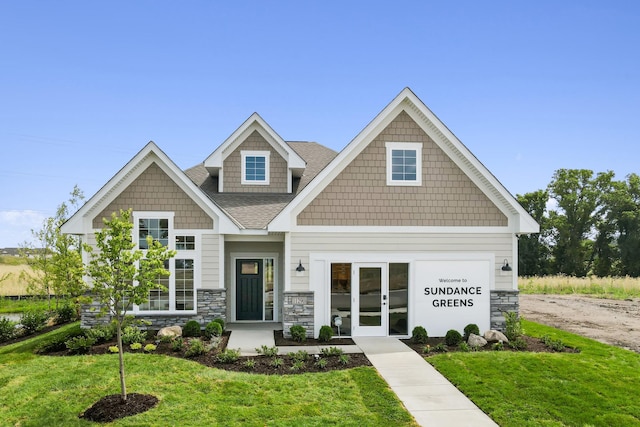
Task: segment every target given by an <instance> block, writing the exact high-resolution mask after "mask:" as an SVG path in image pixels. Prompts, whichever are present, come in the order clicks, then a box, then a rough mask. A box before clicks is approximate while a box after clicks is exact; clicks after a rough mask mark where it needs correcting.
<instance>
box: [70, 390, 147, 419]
mask: <svg viewBox="0 0 640 427" xmlns="http://www.w3.org/2000/svg"><path fill="white" fill-rule="evenodd" d="M157 404H158V398H157V397H155V396H152V395H150V394H139V393H131V394H128V395H127V400H126V401H124V402H123V401H122V396H120V395H119V394H110V395H109V396H105V397H103V398H102V399H100V400H98V401H97V402H96V403H94V404H93V405H92V406H91V407H90V408H89V409H87V410H86V411H84V412H83V413H82V414H80V415H79V418H84V419H86V420H89V421H95V422H99V423H108V422H111V421H114V420H117V419H120V418H124V417H128V416H131V415H135V414H140V413H142V412H145V411H148V410H149V409H151V408H153V407H154V406H156V405H157Z"/></svg>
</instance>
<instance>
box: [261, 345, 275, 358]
mask: <svg viewBox="0 0 640 427" xmlns="http://www.w3.org/2000/svg"><path fill="white" fill-rule="evenodd" d="M278 351H279V350H278V347H276V346H273V347H267V346H266V345H263V346H261V347H260V348H256V353H258V354H262V355H264V356H269V357H272V356H276V355H277V354H278Z"/></svg>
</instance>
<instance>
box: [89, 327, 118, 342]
mask: <svg viewBox="0 0 640 427" xmlns="http://www.w3.org/2000/svg"><path fill="white" fill-rule="evenodd" d="M84 334H85V335H86V336H87V337H89V338H94V339H95V340H96V343H98V344H99V343H102V342H105V341H109V340H110V339H111V338H113V335H114V331H113V328H112V327H111V326H110V325H97V326H94V327H93V328H91V329H87V330H86V331H84Z"/></svg>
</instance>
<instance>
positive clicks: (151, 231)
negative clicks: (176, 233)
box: [138, 218, 169, 249]
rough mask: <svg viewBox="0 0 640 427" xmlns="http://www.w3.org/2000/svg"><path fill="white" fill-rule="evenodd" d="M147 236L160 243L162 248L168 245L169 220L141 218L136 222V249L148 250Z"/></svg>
mask: <svg viewBox="0 0 640 427" xmlns="http://www.w3.org/2000/svg"><path fill="white" fill-rule="evenodd" d="M147 236H151V237H152V238H153V240H156V241H158V242H160V244H161V245H162V246H167V245H168V244H169V220H168V219H167V218H154V219H150V218H141V219H139V220H138V247H139V248H140V249H149V245H148V244H147Z"/></svg>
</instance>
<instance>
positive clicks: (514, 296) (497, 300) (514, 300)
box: [490, 290, 520, 332]
mask: <svg viewBox="0 0 640 427" xmlns="http://www.w3.org/2000/svg"><path fill="white" fill-rule="evenodd" d="M519 293H520V292H519V291H506V290H505V291H495V290H494V291H491V303H490V305H491V329H495V330H498V331H503V332H504V330H505V329H506V322H505V319H504V315H503V314H502V313H504V312H509V311H515V312H516V313H518V314H519V313H520V298H519Z"/></svg>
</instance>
